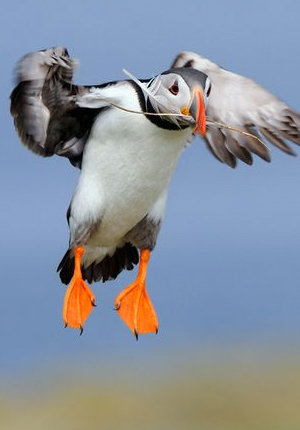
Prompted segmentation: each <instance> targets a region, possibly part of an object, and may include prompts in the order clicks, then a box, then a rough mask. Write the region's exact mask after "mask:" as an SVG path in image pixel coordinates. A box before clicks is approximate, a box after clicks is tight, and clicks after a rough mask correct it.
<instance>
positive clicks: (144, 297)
mask: <svg viewBox="0 0 300 430" xmlns="http://www.w3.org/2000/svg"><path fill="white" fill-rule="evenodd" d="M149 258H150V251H149V250H142V251H141V261H140V267H139V274H138V277H137V279H136V281H134V282H133V283H132V284H130V285H129V286H128V287H127V288H125V289H124V290H123V291H122V292H121V293H120V294H119V295H118V296H117V297H116V299H115V309H116V310H117V311H118V313H119V315H120V317H121V319H122V320H123V321H124V323H125V324H127V326H128V327H129V328H130V330H131V331H132V333H133V334H134V335H135V336H136V338H138V335H139V334H142V333H153V332H154V333H157V332H158V320H157V316H156V312H155V309H154V307H153V305H152V303H151V300H150V298H149V296H148V293H147V290H146V284H145V279H146V272H147V263H148V260H149Z"/></svg>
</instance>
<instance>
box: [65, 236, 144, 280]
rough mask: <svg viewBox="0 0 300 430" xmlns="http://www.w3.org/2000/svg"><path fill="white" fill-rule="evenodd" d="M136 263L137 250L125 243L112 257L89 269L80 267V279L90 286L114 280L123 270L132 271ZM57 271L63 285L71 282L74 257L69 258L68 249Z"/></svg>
mask: <svg viewBox="0 0 300 430" xmlns="http://www.w3.org/2000/svg"><path fill="white" fill-rule="evenodd" d="M138 262H139V253H138V250H137V248H136V247H135V246H133V245H131V244H130V243H128V242H127V243H125V245H124V246H123V247H122V248H117V249H116V251H115V253H114V254H113V255H112V256H109V255H107V256H106V257H105V258H104V259H103V260H102V261H100V263H95V262H94V263H92V264H91V265H90V266H89V267H86V268H83V267H82V268H81V270H82V277H83V279H86V280H87V281H88V282H89V283H90V284H91V283H92V282H97V281H101V280H102V282H105V281H108V280H109V279H116V277H117V276H118V275H119V273H121V272H122V270H124V269H126V270H132V269H133V267H134V266H135V265H136V264H138ZM57 271H58V272H59V276H60V279H61V282H62V283H63V284H68V283H69V282H70V281H71V279H72V276H73V272H74V256H71V250H70V249H68V251H67V252H66V253H65V255H64V256H63V258H62V260H61V262H60V263H59V266H58V268H57Z"/></svg>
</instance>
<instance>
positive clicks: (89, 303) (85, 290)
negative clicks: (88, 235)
mask: <svg viewBox="0 0 300 430" xmlns="http://www.w3.org/2000/svg"><path fill="white" fill-rule="evenodd" d="M83 253H84V247H83V245H80V246H78V247H76V248H75V250H74V254H75V268H74V275H73V278H72V279H71V282H70V285H69V286H68V289H67V291H66V295H65V299H64V306H63V320H64V324H65V326H66V327H73V328H79V329H80V330H81V333H82V331H83V324H84V323H85V321H86V319H87V317H88V316H89V314H90V312H91V310H92V308H93V306H95V296H94V294H93V292H92V291H91V290H90V288H89V287H88V286H87V285H86V283H85V282H84V280H83V279H82V274H81V258H82V255H83ZM81 333H80V334H81Z"/></svg>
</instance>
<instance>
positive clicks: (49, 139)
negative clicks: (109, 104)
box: [11, 47, 105, 167]
mask: <svg viewBox="0 0 300 430" xmlns="http://www.w3.org/2000/svg"><path fill="white" fill-rule="evenodd" d="M75 66H76V62H75V60H74V59H72V58H70V56H69V54H68V51H67V50H66V49H65V48H62V47H58V48H52V49H47V50H44V51H39V52H32V53H29V54H27V55H25V56H24V57H23V58H22V59H21V60H20V62H19V64H18V66H17V69H16V87H15V89H14V90H13V92H12V94H11V114H12V116H13V118H14V124H15V127H16V130H17V132H18V134H19V137H20V139H21V141H22V142H23V143H24V145H25V146H27V148H28V149H30V150H31V151H33V152H34V153H36V154H38V155H41V156H43V157H49V156H51V155H54V154H57V155H61V156H64V157H67V158H69V160H70V161H71V163H72V164H73V165H75V166H77V167H80V165H81V159H82V152H83V148H84V145H85V143H86V141H87V138H88V136H89V132H90V129H91V126H92V124H93V122H94V120H95V117H96V116H97V115H98V114H99V112H100V111H101V110H102V109H103V107H105V103H102V104H101V103H98V105H97V106H96V107H95V106H93V107H89V106H86V107H81V106H79V105H78V104H77V102H78V100H80V99H81V98H82V97H84V96H85V95H88V94H89V92H90V91H91V90H92V89H95V87H88V86H76V85H74V84H73V83H72V78H73V72H74V67H75ZM100 87H101V86H100Z"/></svg>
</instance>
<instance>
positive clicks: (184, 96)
mask: <svg viewBox="0 0 300 430" xmlns="http://www.w3.org/2000/svg"><path fill="white" fill-rule="evenodd" d="M197 91H198V93H199V92H200V93H201V98H202V99H203V103H204V108H205V106H206V104H207V99H208V95H209V91H210V81H209V79H208V78H206V80H205V88H202V86H200V83H199V84H198V83H197V81H195V84H194V87H192V86H189V85H188V84H187V82H186V81H185V79H183V77H182V76H181V75H180V74H177V73H172V72H170V73H167V74H162V75H158V76H156V77H155V78H153V79H151V81H150V82H149V83H148V85H147V95H148V97H149V99H150V102H151V105H152V106H153V109H154V110H155V111H156V112H157V113H164V114H166V113H172V114H178V115H180V116H177V117H174V116H171V115H170V116H164V119H165V120H167V121H171V122H174V123H175V124H177V125H180V124H182V125H187V124H190V125H191V126H192V125H193V124H194V123H195V119H196V117H195V113H196V112H197V111H198V108H197V106H196V105H195V102H196V101H197V100H196V98H195V93H196V92H197ZM192 113H193V114H192ZM191 114H192V115H191Z"/></svg>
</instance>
